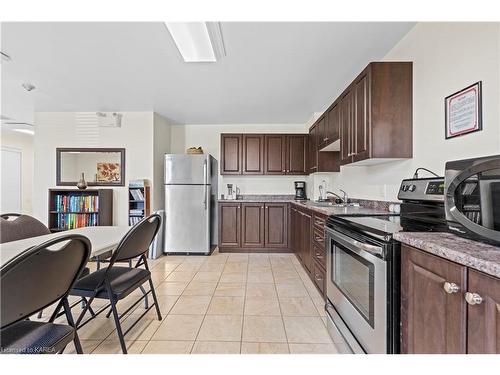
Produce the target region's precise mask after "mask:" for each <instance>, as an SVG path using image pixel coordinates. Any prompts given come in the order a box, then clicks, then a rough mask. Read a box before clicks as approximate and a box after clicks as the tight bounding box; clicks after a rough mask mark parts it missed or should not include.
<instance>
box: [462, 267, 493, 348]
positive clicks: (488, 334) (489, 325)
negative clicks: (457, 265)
mask: <svg viewBox="0 0 500 375" xmlns="http://www.w3.org/2000/svg"><path fill="white" fill-rule="evenodd" d="M468 281H469V286H468V288H467V290H468V293H476V294H477V295H478V296H479V297H481V299H482V301H481V303H477V304H474V305H468V306H467V353H472V354H492V353H497V354H499V353H500V279H497V278H495V277H492V276H489V275H485V274H483V273H481V272H478V271H475V270H471V269H469V280H468Z"/></svg>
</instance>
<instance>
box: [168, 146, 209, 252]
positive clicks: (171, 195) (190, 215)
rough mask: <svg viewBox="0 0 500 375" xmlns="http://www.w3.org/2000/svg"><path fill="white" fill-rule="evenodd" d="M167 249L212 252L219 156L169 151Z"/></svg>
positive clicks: (169, 250) (171, 250)
mask: <svg viewBox="0 0 500 375" xmlns="http://www.w3.org/2000/svg"><path fill="white" fill-rule="evenodd" d="M164 175H165V225H164V228H165V237H164V253H182V254H206V255H208V254H210V253H211V252H212V250H213V249H214V248H215V246H216V245H217V179H218V167H217V160H215V158H213V157H212V156H211V155H205V154H203V155H181V154H166V155H165V173H164Z"/></svg>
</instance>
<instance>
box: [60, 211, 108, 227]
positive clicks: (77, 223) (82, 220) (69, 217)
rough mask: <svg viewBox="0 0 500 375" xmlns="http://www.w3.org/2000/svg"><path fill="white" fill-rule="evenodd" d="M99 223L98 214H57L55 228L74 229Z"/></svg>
mask: <svg viewBox="0 0 500 375" xmlns="http://www.w3.org/2000/svg"><path fill="white" fill-rule="evenodd" d="M97 225H99V214H95V213H92V214H87V213H81V214H74V213H71V214H65V213H59V214H57V219H56V226H57V229H76V228H83V227H93V226H97Z"/></svg>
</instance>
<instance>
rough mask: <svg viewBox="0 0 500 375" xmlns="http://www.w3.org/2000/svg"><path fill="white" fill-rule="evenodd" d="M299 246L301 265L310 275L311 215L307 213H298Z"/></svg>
mask: <svg viewBox="0 0 500 375" xmlns="http://www.w3.org/2000/svg"><path fill="white" fill-rule="evenodd" d="M300 215H301V218H300V229H299V230H300V240H301V243H300V246H301V251H300V252H301V259H302V264H303V265H304V267H305V268H306V270H307V271H308V272H309V273H311V270H312V257H311V234H312V215H311V214H310V213H309V212H306V211H305V212H300Z"/></svg>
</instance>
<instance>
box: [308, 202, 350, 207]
mask: <svg viewBox="0 0 500 375" xmlns="http://www.w3.org/2000/svg"><path fill="white" fill-rule="evenodd" d="M311 204H312V205H313V206H316V207H359V203H333V202H325V201H313V202H311Z"/></svg>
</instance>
